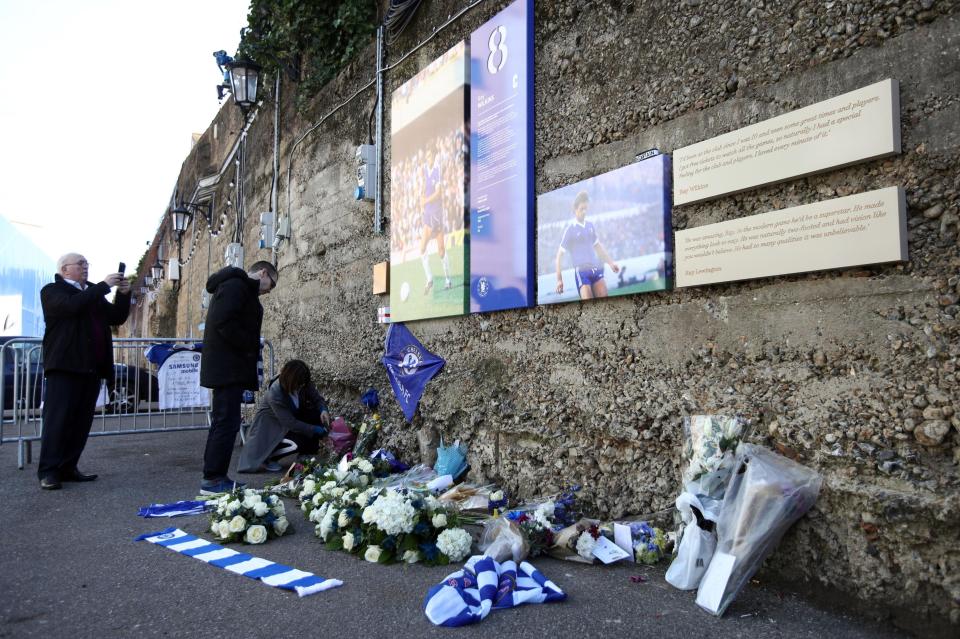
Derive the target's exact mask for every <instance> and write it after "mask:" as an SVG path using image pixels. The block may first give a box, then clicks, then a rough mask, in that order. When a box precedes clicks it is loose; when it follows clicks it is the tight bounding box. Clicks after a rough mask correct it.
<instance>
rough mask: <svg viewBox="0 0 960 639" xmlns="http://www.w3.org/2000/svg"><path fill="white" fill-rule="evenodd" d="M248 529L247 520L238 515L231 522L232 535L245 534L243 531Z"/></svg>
mask: <svg viewBox="0 0 960 639" xmlns="http://www.w3.org/2000/svg"><path fill="white" fill-rule="evenodd" d="M246 527H247V520H246V519H244V518H243V517H242V516H240V515H237V516H236V517H234V518H233V519H231V520H230V524H229V530H230V532H232V533H238V532H243V529H244V528H246Z"/></svg>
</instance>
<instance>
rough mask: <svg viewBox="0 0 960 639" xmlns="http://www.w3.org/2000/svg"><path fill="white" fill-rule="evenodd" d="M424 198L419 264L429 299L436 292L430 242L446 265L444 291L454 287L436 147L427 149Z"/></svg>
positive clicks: (424, 291)
mask: <svg viewBox="0 0 960 639" xmlns="http://www.w3.org/2000/svg"><path fill="white" fill-rule="evenodd" d="M423 172H424V174H423V194H422V198H421V201H420V210H421V211H423V225H422V229H423V234H422V235H421V236H420V262H421V263H422V264H423V274H424V277H425V278H426V284H424V286H423V294H424V295H428V294H429V293H430V290H431V289H432V288H433V272H432V271H431V270H430V254H429V253H428V252H427V247H428V245H429V244H430V240H432V239H435V240H436V241H437V256H438V257H439V258H440V263H441V264H442V265H443V277H444V284H443V288H444V290H447V289H450V288H452V287H453V281H452V280H451V279H450V257H449V256H448V255H447V251H446V233H445V232H444V228H443V227H444V223H443V218H444V213H443V199H442V191H441V186H442V182H443V180H442V177H443V176H442V175H441V170H440V157H439V155H438V154H437V152H436V149H435V148H434V147H433V145H432V144H431V145H429V146H428V147H427V164H426V166H425V167H424V169H423Z"/></svg>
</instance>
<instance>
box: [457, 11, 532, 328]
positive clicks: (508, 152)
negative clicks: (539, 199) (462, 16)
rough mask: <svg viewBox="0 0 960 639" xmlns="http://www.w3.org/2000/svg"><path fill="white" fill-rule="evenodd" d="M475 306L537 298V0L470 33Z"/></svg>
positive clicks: (472, 287)
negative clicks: (535, 204)
mask: <svg viewBox="0 0 960 639" xmlns="http://www.w3.org/2000/svg"><path fill="white" fill-rule="evenodd" d="M470 55H471V61H470V311H471V312H474V313H477V312H486V311H497V310H503V309H508V308H518V307H525V306H531V305H532V304H533V0H516V2H514V3H513V4H511V5H509V6H508V7H507V8H506V9H504V10H503V11H501V12H500V13H498V14H497V15H496V16H494V17H493V18H492V19H490V20H489V21H487V22H486V23H485V24H484V25H483V26H481V27H480V28H479V29H477V30H476V31H474V32H473V35H472V36H471V37H470Z"/></svg>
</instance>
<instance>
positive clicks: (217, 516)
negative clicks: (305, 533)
mask: <svg viewBox="0 0 960 639" xmlns="http://www.w3.org/2000/svg"><path fill="white" fill-rule="evenodd" d="M215 506H216V507H215V508H214V510H213V511H212V512H211V513H210V532H211V533H213V536H214V537H216V538H217V539H218V540H220V541H224V542H230V541H242V542H244V543H248V544H262V543H266V541H267V540H268V539H271V538H273V537H279V536H281V535H283V534H284V533H286V532H287V530H289V527H290V522H289V521H288V520H287V517H286V513H285V511H284V506H283V502H282V501H281V500H280V498H279V497H278V496H277V495H271V494H266V493H262V492H260V491H256V490H253V489H250V488H247V489H237V490H234V491H233V492H230V493H227V494H225V495H222V496H221V497H219V498H218V499H217V500H216V501H215Z"/></svg>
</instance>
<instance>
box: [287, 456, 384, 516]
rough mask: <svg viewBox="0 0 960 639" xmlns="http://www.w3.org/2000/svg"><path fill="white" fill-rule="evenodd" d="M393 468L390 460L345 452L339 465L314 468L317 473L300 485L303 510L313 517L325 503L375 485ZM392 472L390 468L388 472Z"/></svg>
mask: <svg viewBox="0 0 960 639" xmlns="http://www.w3.org/2000/svg"><path fill="white" fill-rule="evenodd" d="M386 468H389V464H388V463H383V462H381V463H378V464H374V463H373V462H371V461H370V460H368V459H364V458H363V457H353V456H352V454H347V455H344V456H343V458H342V459H341V460H340V462H339V463H338V464H337V465H336V466H331V467H326V468H314V470H313V472H312V473H311V474H309V475H305V476H304V477H303V481H302V482H301V484H300V492H299V494H298V495H297V497H298V498H299V499H300V510H302V511H303V512H304V514H306V516H307V519H311V514H312V512H313V511H314V509H316V508H319V507H320V506H322V505H323V504H324V503H326V502H329V501H334V500H336V499H340V498H341V497H343V495H344V494H345V493H346V492H347V491H348V490H349V489H357V490H358V492H359V491H362V490H364V489H366V488H367V487H368V486H372V485H373V484H374V482H375V481H377V479H378V478H379V477H382V476H383V475H384V474H385V469H386ZM387 472H388V471H387Z"/></svg>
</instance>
